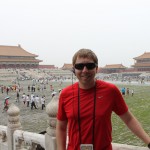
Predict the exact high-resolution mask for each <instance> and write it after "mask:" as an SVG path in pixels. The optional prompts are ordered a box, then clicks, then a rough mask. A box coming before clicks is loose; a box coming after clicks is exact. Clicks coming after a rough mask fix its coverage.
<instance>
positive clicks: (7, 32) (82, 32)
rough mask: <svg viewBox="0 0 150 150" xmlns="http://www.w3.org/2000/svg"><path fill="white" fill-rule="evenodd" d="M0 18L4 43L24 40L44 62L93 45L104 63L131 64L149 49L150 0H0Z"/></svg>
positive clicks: (0, 38)
mask: <svg viewBox="0 0 150 150" xmlns="http://www.w3.org/2000/svg"><path fill="white" fill-rule="evenodd" d="M0 20H1V21H0V45H12V46H16V45H18V44H20V45H21V46H22V48H24V49H25V50H27V51H29V52H31V53H34V54H37V55H39V57H38V58H39V59H42V60H43V62H42V63H41V64H54V65H55V66H58V67H62V66H63V64H64V63H71V60H72V56H73V54H74V53H75V52H76V51H77V50H78V49H80V48H89V49H92V50H93V51H94V52H95V53H96V54H97V56H98V58H99V66H100V67H103V66H105V65H106V64H119V63H122V64H123V65H125V66H127V67H130V66H131V65H133V64H134V60H133V58H134V57H136V56H139V55H141V54H143V53H144V52H150V0H1V1H0Z"/></svg>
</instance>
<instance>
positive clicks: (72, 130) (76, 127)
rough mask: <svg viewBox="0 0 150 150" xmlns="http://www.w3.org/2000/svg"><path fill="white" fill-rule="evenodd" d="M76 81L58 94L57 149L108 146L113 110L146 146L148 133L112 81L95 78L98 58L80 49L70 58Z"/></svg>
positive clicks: (105, 149)
mask: <svg viewBox="0 0 150 150" xmlns="http://www.w3.org/2000/svg"><path fill="white" fill-rule="evenodd" d="M72 64H73V72H74V74H75V75H76V77H77V78H78V82H76V83H74V84H72V85H70V86H68V87H66V88H64V89H63V90H62V91H61V93H60V96H59V106H58V113H57V124H56V139H57V150H66V139H67V136H68V139H69V141H68V145H67V150H82V149H88V150H112V144H111V142H112V124H111V115H112V112H115V113H116V115H118V116H119V117H120V118H121V119H122V121H123V122H124V123H125V124H126V126H127V127H128V128H129V129H130V130H131V131H132V132H133V133H134V134H135V135H136V136H137V137H139V138H140V139H141V140H142V141H143V142H144V143H145V144H147V145H148V146H149V147H150V137H149V135H148V134H147V133H146V132H145V131H144V129H143V128H142V126H141V125H140V123H139V121H138V120H137V119H136V118H135V117H134V115H133V114H132V113H131V112H130V110H129V108H128V106H127V104H126V102H125V101H124V98H123V95H122V94H121V92H120V90H119V89H118V88H117V87H116V86H115V85H114V84H112V83H108V82H105V81H102V80H96V79H95V75H96V73H97V72H98V58H97V56H96V55H95V53H94V52H93V51H91V50H89V49H80V50H79V51H77V52H76V53H75V54H74V56H73V59H72Z"/></svg>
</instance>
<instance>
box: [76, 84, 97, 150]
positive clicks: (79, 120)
mask: <svg viewBox="0 0 150 150" xmlns="http://www.w3.org/2000/svg"><path fill="white" fill-rule="evenodd" d="M95 111H96V83H95V86H94V103H93V117H92V119H93V126H92V141H91V142H92V143H91V144H93V149H94V129H95ZM78 127H79V144H82V139H81V136H82V135H81V119H80V88H79V85H78Z"/></svg>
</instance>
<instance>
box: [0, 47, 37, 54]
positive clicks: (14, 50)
mask: <svg viewBox="0 0 150 150" xmlns="http://www.w3.org/2000/svg"><path fill="white" fill-rule="evenodd" d="M0 56H32V57H38V55H35V54H32V53H29V52H27V51H26V50H24V49H23V48H22V47H21V46H20V45H18V46H4V45H0Z"/></svg>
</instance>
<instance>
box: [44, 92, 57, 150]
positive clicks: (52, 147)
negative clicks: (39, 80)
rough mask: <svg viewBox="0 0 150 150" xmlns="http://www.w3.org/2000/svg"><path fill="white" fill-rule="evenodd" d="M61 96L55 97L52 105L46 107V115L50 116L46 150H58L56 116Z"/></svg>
mask: <svg viewBox="0 0 150 150" xmlns="http://www.w3.org/2000/svg"><path fill="white" fill-rule="evenodd" d="M58 99H59V95H55V96H54V97H53V98H52V100H51V101H50V103H49V104H48V105H47V106H46V113H47V114H48V116H49V120H48V123H49V127H48V128H47V130H46V132H47V133H46V134H45V146H46V150H56V122H57V119H56V115H57V109H58Z"/></svg>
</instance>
